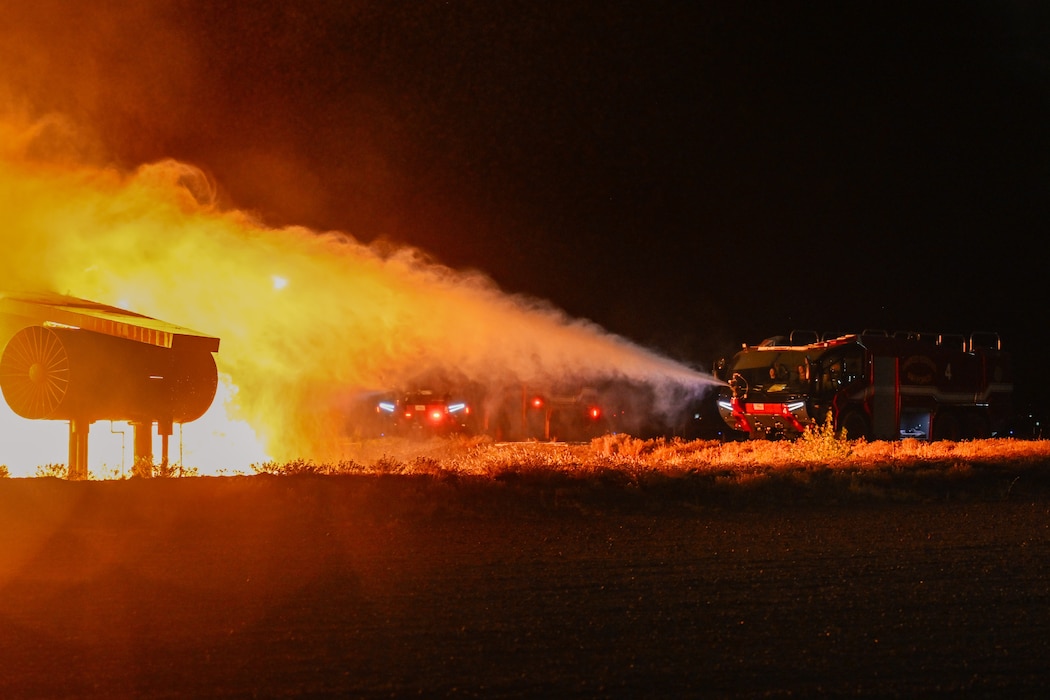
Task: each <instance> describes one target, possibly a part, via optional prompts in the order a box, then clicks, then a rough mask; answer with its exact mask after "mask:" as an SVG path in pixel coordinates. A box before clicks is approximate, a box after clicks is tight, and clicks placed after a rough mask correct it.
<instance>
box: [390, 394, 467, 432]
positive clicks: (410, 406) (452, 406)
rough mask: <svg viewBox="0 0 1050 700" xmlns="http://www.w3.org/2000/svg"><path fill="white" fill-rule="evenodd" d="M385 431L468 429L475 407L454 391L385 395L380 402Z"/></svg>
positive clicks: (452, 430)
mask: <svg viewBox="0 0 1050 700" xmlns="http://www.w3.org/2000/svg"><path fill="white" fill-rule="evenodd" d="M375 410H376V413H377V414H378V416H380V417H381V434H395V435H414V434H438V435H442V434H449V433H458V432H463V431H467V430H468V429H469V421H470V417H471V413H472V411H471V407H470V404H468V403H467V402H466V401H463V400H459V399H454V398H453V397H452V395H451V394H447V393H439V392H436V391H433V390H430V389H419V390H416V391H410V392H406V393H403V394H398V395H396V396H387V397H383V398H381V399H380V400H379V401H378V402H377V403H376V409H375Z"/></svg>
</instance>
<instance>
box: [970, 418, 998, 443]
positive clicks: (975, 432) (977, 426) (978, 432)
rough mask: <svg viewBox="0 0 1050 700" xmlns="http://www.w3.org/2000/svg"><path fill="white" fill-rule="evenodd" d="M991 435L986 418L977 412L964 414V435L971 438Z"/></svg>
mask: <svg viewBox="0 0 1050 700" xmlns="http://www.w3.org/2000/svg"><path fill="white" fill-rule="evenodd" d="M991 436H992V429H991V428H990V427H989V426H988V419H986V418H985V417H984V416H982V415H979V414H970V415H968V416H966V437H968V438H970V439H972V440H985V439H987V438H990V437H991Z"/></svg>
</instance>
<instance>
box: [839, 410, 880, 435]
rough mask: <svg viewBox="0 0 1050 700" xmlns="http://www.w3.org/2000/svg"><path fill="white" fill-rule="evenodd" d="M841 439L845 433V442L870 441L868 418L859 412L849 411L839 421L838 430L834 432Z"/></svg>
mask: <svg viewBox="0 0 1050 700" xmlns="http://www.w3.org/2000/svg"><path fill="white" fill-rule="evenodd" d="M836 432H837V433H838V435H839V436H840V437H841V436H842V434H843V433H845V434H846V435H845V437H846V439H847V440H860V439H862V438H863V439H864V440H869V441H870V440H871V425H869V424H868V417H867V416H865V415H864V414H863V413H861V412H860V411H850V412H848V413H846V414H844V415H843V416H842V418H840V419H839V425H838V430H837V431H836Z"/></svg>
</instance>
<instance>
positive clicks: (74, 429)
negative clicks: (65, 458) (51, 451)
mask: <svg viewBox="0 0 1050 700" xmlns="http://www.w3.org/2000/svg"><path fill="white" fill-rule="evenodd" d="M90 429H91V421H87V420H82V419H73V420H71V421H69V465H68V468H67V471H66V478H67V479H69V480H71V481H76V480H80V479H86V478H88V431H89V430H90Z"/></svg>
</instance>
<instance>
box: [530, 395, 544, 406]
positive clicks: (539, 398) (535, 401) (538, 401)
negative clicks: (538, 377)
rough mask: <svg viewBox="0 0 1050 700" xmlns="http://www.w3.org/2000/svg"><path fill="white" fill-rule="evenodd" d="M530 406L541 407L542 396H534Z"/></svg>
mask: <svg viewBox="0 0 1050 700" xmlns="http://www.w3.org/2000/svg"><path fill="white" fill-rule="evenodd" d="M532 407H533V408H543V397H542V396H534V397H533V399H532Z"/></svg>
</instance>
